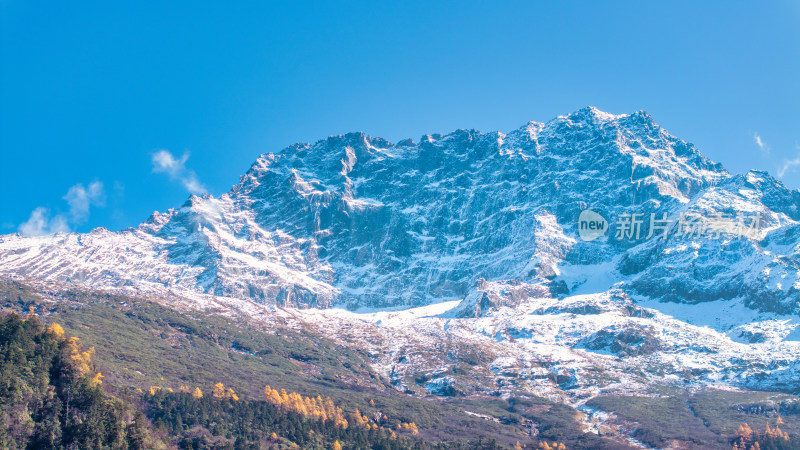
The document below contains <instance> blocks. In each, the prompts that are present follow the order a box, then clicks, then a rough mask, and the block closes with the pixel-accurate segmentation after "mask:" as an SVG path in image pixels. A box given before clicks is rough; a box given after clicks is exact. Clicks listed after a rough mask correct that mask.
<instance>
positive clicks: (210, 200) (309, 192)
mask: <svg viewBox="0 0 800 450" xmlns="http://www.w3.org/2000/svg"><path fill="white" fill-rule="evenodd" d="M587 207H588V208H590V209H592V210H594V211H597V212H598V213H599V214H601V215H602V216H604V217H605V218H607V219H609V227H611V226H612V225H611V222H612V221H613V220H614V219H615V218H619V217H624V215H625V214H633V213H636V214H641V218H642V219H643V222H644V223H643V224H642V227H643V229H644V232H643V233H642V237H643V236H644V235H645V234H646V233H647V228H646V226H647V223H646V222H647V220H648V219H649V218H650V214H651V213H654V214H656V215H657V217H662V215H664V214H666V215H668V216H669V217H672V218H673V219H675V218H678V217H681V215H682V214H685V213H692V212H695V213H699V214H701V215H702V216H703V217H704V218H705V219H706V220H709V218H711V217H715V216H727V217H731V218H732V217H734V216H736V215H737V214H738V213H742V212H744V213H747V214H751V215H752V214H760V215H759V219H758V221H759V230H758V232H757V233H758V236H750V238H749V239H748V238H745V237H742V236H741V235H737V234H736V233H735V232H733V231H732V232H731V233H727V234H723V235H722V236H720V237H719V238H717V239H711V238H704V237H698V236H688V237H687V236H685V235H684V236H678V235H679V234H680V232H679V231H678V232H671V233H669V235H668V236H667V237H665V238H663V237H662V238H658V237H657V236H656V237H655V238H651V239H644V238H641V237H640V239H638V240H637V239H625V238H624V237H623V238H619V239H616V238H615V236H614V233H615V230H614V229H611V230H609V232H608V233H607V234H606V235H605V236H604V237H603V238H601V239H598V240H595V241H592V242H584V241H582V240H581V239H580V238H579V237H578V217H579V214H580V213H581V211H582V209H584V208H587ZM798 208H800V192H799V191H791V190H789V189H787V188H785V187H784V186H783V185H782V184H781V183H780V182H778V181H776V180H775V179H773V178H772V177H770V176H769V175H768V174H766V173H761V172H750V173H747V174H744V175H731V174H729V173H728V172H726V171H725V170H724V169H723V168H722V167H721V166H720V165H719V164H715V163H712V162H711V161H709V160H708V159H706V158H705V157H704V156H703V155H701V154H700V153H699V152H698V151H697V150H696V149H695V148H694V147H693V146H692V145H691V144H688V143H686V142H684V141H682V140H680V139H678V138H676V137H673V136H671V135H670V134H668V133H667V132H666V131H665V130H664V129H662V128H661V127H659V126H658V125H657V124H656V123H655V122H654V121H653V120H652V118H651V117H650V116H649V115H648V114H647V113H645V112H638V113H634V114H630V115H618V116H615V115H611V114H607V113H604V112H601V111H599V110H597V109H595V108H585V109H582V110H580V111H577V112H575V113H573V114H570V115H568V116H562V117H558V118H556V119H554V120H552V121H550V122H548V123H544V124H543V123H535V122H531V123H528V124H527V125H525V126H523V127H521V128H519V129H517V130H514V131H511V132H509V133H500V132H491V133H479V132H477V131H474V130H458V131H455V132H453V133H450V134H448V135H444V136H442V135H426V136H423V137H422V139H421V141H420V142H419V143H414V142H413V141H411V140H405V141H401V142H399V143H397V144H391V143H389V142H387V141H385V140H383V139H380V138H372V137H369V136H366V135H364V134H362V133H351V134H346V135H344V136H335V137H330V138H328V139H325V140H322V141H319V142H317V143H315V144H297V145H293V146H290V147H287V148H285V149H284V150H282V151H280V152H278V153H266V154H263V155H261V156H260V157H259V158H258V159H257V160H256V162H255V163H254V164H253V166H252V167H251V168H250V170H248V172H247V173H246V174H245V175H244V176H243V177H242V178H241V180H240V182H239V183H238V184H237V185H236V186H234V187H233V188H232V189H231V190H230V191H229V192H228V193H226V194H223V195H222V196H220V197H219V198H214V197H212V196H203V197H197V196H192V197H191V198H190V199H189V200H188V201H187V202H186V203H185V204H184V205H183V206H181V207H180V208H177V209H172V210H169V211H168V212H166V213H154V214H153V215H152V216H151V217H150V218H149V219H148V220H147V221H146V222H144V223H143V224H141V225H140V226H139V227H137V228H135V229H128V230H123V231H120V232H110V231H108V230H105V229H96V230H93V231H92V232H90V233H87V234H76V233H70V234H56V235H52V236H44V237H27V236H20V235H7V236H3V237H2V238H0V272H1V273H5V274H15V275H26V276H30V277H34V278H37V279H41V280H50V281H56V280H57V281H69V282H77V283H82V284H85V285H87V286H91V287H95V288H117V287H124V286H135V287H137V288H139V289H144V290H147V289H149V288H154V289H155V288H169V289H172V290H175V291H196V292H204V293H208V294H212V295H224V296H229V297H237V298H245V299H252V300H254V301H256V302H261V303H276V304H279V305H285V306H298V307H310V306H318V307H328V306H331V305H335V304H341V305H346V306H348V307H350V308H358V307H371V308H376V307H378V308H382V307H403V306H420V305H425V304H431V303H436V302H441V301H446V300H455V299H462V298H465V297H466V296H469V295H470V294H474V293H476V292H478V290H477V287H478V284H479V280H489V281H501V280H506V281H507V282H520V283H525V284H527V285H532V286H536V290H537V293H539V294H541V292H545V293H549V295H554V296H564V295H568V294H571V293H574V292H603V291H606V290H608V289H610V288H611V287H612V286H617V285H618V286H617V287H619V288H621V289H623V290H625V291H626V292H629V293H631V294H638V295H643V296H647V297H652V298H659V299H665V300H670V301H677V302H690V303H695V302H702V301H709V300H716V299H732V298H741V299H743V300H744V301H745V302H747V304H749V305H751V306H752V307H754V308H756V309H761V310H765V311H774V312H780V313H796V312H798V310H800V306H799V303H800V278H799V277H798V270H799V269H800V244H798V241H800V225H798V220H800V210H799V209H798ZM671 227H672V228H671V231H676V230H678V228H679V227H680V224H678V223H677V219H675V220H673V222H672V225H671ZM684 234H685V233H684ZM587 290H588V291H587ZM540 291H541V292H540Z"/></svg>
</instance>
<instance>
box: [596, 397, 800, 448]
mask: <svg viewBox="0 0 800 450" xmlns="http://www.w3.org/2000/svg"><path fill="white" fill-rule="evenodd" d="M656 394H658V395H659V396H657V397H631V396H605V397H597V398H594V399H592V400H591V401H589V402H588V404H587V405H588V406H590V407H593V408H597V409H601V410H604V411H608V412H613V413H614V414H616V415H617V416H618V417H620V418H622V419H624V420H627V421H630V422H635V425H634V427H633V428H634V430H633V433H632V435H633V437H635V438H636V439H638V440H639V441H641V442H643V443H645V444H648V445H650V446H653V447H665V446H667V445H669V444H670V443H671V442H672V441H679V442H681V443H682V445H683V447H685V448H730V444H729V442H730V441H731V440H732V439H734V438H735V435H734V433H735V432H736V429H737V428H738V427H739V425H741V424H742V423H745V422H746V423H748V424H749V425H750V427H751V428H753V429H754V430H758V431H763V430H764V428H765V426H766V424H767V423H769V425H770V426H772V427H774V426H775V423H776V421H777V418H778V412H779V411H781V419H782V420H783V421H784V424H783V425H781V426H780V427H781V429H782V430H783V431H785V432H787V433H789V434H790V435H794V436H798V435H800V398H798V397H796V396H792V395H787V394H778V393H771V392H751V391H749V392H737V391H723V390H702V391H699V392H696V393H690V392H686V391H683V390H664V391H662V392H658V393H656Z"/></svg>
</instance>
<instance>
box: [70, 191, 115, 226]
mask: <svg viewBox="0 0 800 450" xmlns="http://www.w3.org/2000/svg"><path fill="white" fill-rule="evenodd" d="M63 198H64V200H66V201H67V203H68V204H69V215H70V219H72V221H73V222H74V223H78V224H81V223H84V222H85V221H86V219H87V218H88V217H89V207H90V206H92V205H96V206H105V202H106V199H105V193H104V192H103V183H101V182H99V181H95V182H93V183H91V184H89V186H88V187H83V185H82V184H80V183H78V184H76V185H75V186H72V187H71V188H69V191H67V195H65V196H64V197H63Z"/></svg>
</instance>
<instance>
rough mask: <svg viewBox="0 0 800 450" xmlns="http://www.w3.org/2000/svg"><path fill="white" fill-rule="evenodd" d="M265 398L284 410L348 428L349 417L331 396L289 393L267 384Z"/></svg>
mask: <svg viewBox="0 0 800 450" xmlns="http://www.w3.org/2000/svg"><path fill="white" fill-rule="evenodd" d="M264 398H265V399H266V400H267V402H269V403H270V404H272V405H275V406H277V407H278V408H280V409H282V410H284V411H292V412H296V413H298V414H302V415H304V416H306V417H313V418H317V419H320V420H322V421H323V422H328V421H332V422H333V423H334V425H336V426H337V427H340V428H347V426H348V422H347V419H345V418H344V412H343V411H342V409H341V408H339V407H337V406H336V405H334V404H333V401H332V400H331V399H330V397H328V398H326V399H325V400H322V397H320V396H317V397H304V396H302V395H300V394H298V393H297V392H291V393H289V392H286V390H285V389H281V390H280V391H278V390H276V389H273V388H272V387H271V386H269V385H267V386H266V387H264ZM359 416H360V414H359Z"/></svg>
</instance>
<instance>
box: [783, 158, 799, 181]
mask: <svg viewBox="0 0 800 450" xmlns="http://www.w3.org/2000/svg"><path fill="white" fill-rule="evenodd" d="M797 166H800V155H798V156H797V158H794V159H784V160H783V164H782V165H781V167H780V168H779V169H778V178H783V176H784V175H786V174H787V173H789V172H794V169H795V167H797Z"/></svg>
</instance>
